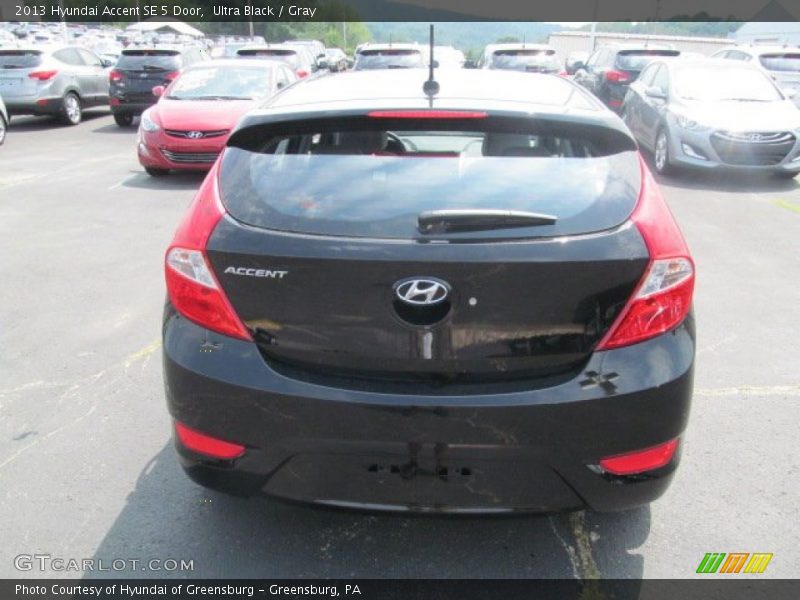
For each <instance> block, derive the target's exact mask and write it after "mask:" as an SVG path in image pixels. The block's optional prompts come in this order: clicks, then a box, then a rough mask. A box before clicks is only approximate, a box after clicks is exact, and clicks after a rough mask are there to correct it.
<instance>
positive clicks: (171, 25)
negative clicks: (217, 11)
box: [126, 20, 205, 37]
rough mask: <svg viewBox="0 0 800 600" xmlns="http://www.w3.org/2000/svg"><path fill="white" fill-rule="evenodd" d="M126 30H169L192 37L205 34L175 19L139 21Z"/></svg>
mask: <svg viewBox="0 0 800 600" xmlns="http://www.w3.org/2000/svg"><path fill="white" fill-rule="evenodd" d="M126 31H140V32H142V33H144V32H148V31H171V32H173V33H179V34H183V35H190V36H192V37H204V36H205V34H204V33H203V32H202V31H200V30H199V29H197V28H196V27H192V26H191V25H189V24H188V23H184V22H183V21H177V20H175V21H169V20H161V21H141V22H140V23H133V24H132V25H130V26H129V27H128V28H127V29H126Z"/></svg>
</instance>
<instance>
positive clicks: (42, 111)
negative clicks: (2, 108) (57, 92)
mask: <svg viewBox="0 0 800 600" xmlns="http://www.w3.org/2000/svg"><path fill="white" fill-rule="evenodd" d="M4 101H5V103H6V110H8V114H10V115H57V114H60V113H61V111H62V110H63V108H64V99H63V98H62V97H61V96H56V97H52V98H50V97H44V98H42V97H39V96H24V97H16V98H4Z"/></svg>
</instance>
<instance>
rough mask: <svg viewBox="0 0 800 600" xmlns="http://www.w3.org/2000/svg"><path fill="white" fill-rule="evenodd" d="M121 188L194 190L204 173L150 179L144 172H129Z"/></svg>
mask: <svg viewBox="0 0 800 600" xmlns="http://www.w3.org/2000/svg"><path fill="white" fill-rule="evenodd" d="M131 172H132V175H131V176H130V177H127V178H126V179H125V180H124V181H123V182H122V187H127V188H136V189H140V190H196V189H198V188H199V187H200V184H201V183H203V179H205V177H206V173H205V171H197V172H195V171H178V172H173V173H170V174H169V175H165V176H164V177H152V176H150V175H148V174H147V173H145V172H144V171H131Z"/></svg>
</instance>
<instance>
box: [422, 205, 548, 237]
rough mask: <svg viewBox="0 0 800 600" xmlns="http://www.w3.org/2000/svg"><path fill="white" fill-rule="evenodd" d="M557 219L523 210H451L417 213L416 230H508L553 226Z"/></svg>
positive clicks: (435, 231)
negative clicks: (512, 228)
mask: <svg viewBox="0 0 800 600" xmlns="http://www.w3.org/2000/svg"><path fill="white" fill-rule="evenodd" d="M556 221H558V217H554V216H553V215H543V214H539V213H533V212H527V211H522V210H491V209H451V210H431V211H426V212H423V213H420V214H419V216H418V217H417V227H418V229H419V230H420V232H422V233H456V232H459V231H483V230H488V229H505V228H508V227H533V226H535V225H553V224H555V222H556Z"/></svg>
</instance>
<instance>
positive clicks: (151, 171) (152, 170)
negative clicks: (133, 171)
mask: <svg viewBox="0 0 800 600" xmlns="http://www.w3.org/2000/svg"><path fill="white" fill-rule="evenodd" d="M144 170H145V172H146V173H147V174H148V175H150V177H165V176H166V175H169V169H158V168H156V167H145V168H144Z"/></svg>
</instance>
